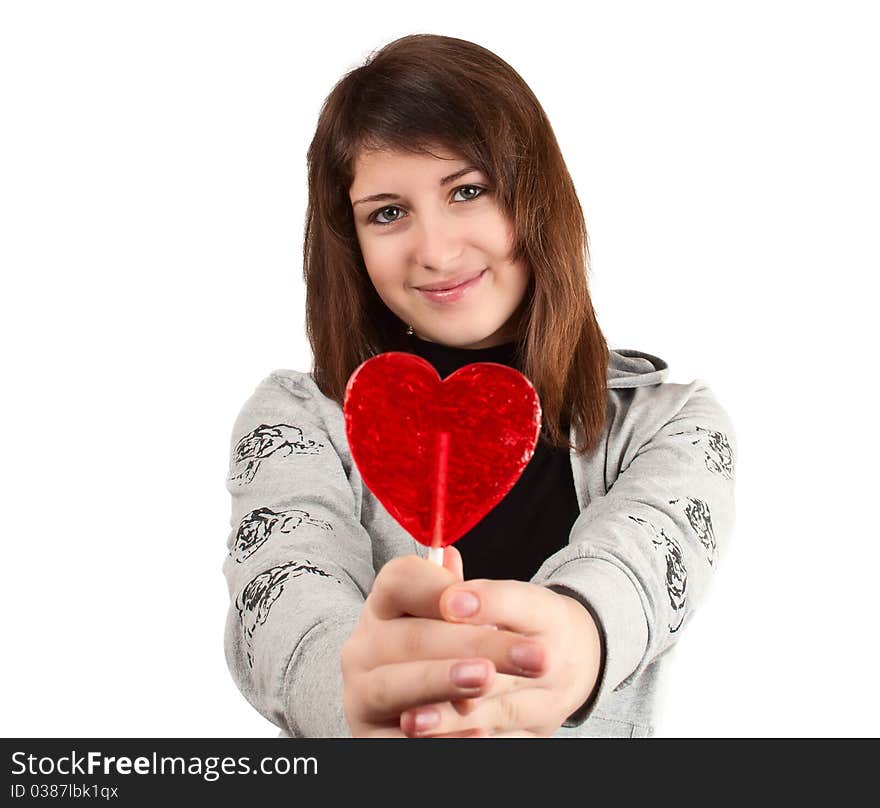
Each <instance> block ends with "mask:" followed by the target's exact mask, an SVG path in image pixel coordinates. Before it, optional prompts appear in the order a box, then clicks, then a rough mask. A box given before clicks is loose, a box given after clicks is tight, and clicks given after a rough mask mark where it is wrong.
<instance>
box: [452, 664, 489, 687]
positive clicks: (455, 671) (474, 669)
mask: <svg viewBox="0 0 880 808" xmlns="http://www.w3.org/2000/svg"><path fill="white" fill-rule="evenodd" d="M449 676H450V678H451V679H452V683H453V684H454V685H456V687H463V688H474V687H479V686H480V685H482V684H483V682H485V681H486V666H485V665H484V664H482V663H480V662H459V663H457V664H456V665H453V666H452V670H451V671H450V672H449Z"/></svg>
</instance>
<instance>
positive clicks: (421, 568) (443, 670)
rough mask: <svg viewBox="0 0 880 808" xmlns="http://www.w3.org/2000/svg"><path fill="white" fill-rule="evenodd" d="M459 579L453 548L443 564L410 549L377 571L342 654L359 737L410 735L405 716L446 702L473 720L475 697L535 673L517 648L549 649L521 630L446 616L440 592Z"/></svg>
mask: <svg viewBox="0 0 880 808" xmlns="http://www.w3.org/2000/svg"><path fill="white" fill-rule="evenodd" d="M455 584H459V585H464V582H463V580H462V567H461V556H460V554H459V553H458V551H457V550H455V549H454V548H446V552H445V553H444V565H443V566H442V567H440V566H438V565H437V564H434V563H433V562H430V561H427V560H426V559H423V558H419V557H418V556H416V555H410V556H402V557H398V558H394V559H392V560H391V561H389V562H388V563H387V564H385V565H384V566H383V567H382V569H381V570H380V571H379V574H378V575H377V576H376V580H375V581H374V582H373V586H372V588H371V590H370V594H369V596H368V597H367V600H366V602H365V603H364V608H363V609H362V610H361V615H360V619H359V622H358V624H357V626H355V629H354V631H353V632H352V633H351V635H350V636H349V637H348V639H347V640H346V642H345V644H344V645H343V647H342V655H341V660H340V661H341V666H342V679H343V711H344V714H345V719H346V721H347V722H348V725H349V728H350V730H351V733H352V735H353V736H354V737H386V738H394V737H397V738H402V737H405V735H406V734H409V733H408V732H406V730H405V729H404V726H405V722H404V721H403V718H402V714H403V713H405V712H406V711H407V710H409V709H411V708H414V707H420V706H423V705H431V704H441V705H445V708H446V709H447V710H448V711H449V712H451V713H453V714H455V715H457V716H459V717H460V718H462V719H464V718H465V717H468V718H469V717H470V716H463V715H461V713H468V712H470V714H471V715H477V714H478V713H479V707H476V708H474V709H471V708H472V707H473V706H474V705H473V702H472V701H470V700H471V699H474V698H478V697H480V696H484V695H487V694H492V695H500V694H503V693H506V692H507V691H510V690H512V689H514V688H515V687H517V686H518V683H519V682H521V681H522V677H526V678H528V677H533V676H537V675H538V672H537V671H533V670H530V669H527V668H523V667H522V666H521V665H519V664H517V662H516V661H515V654H514V653H513V649H514V648H515V647H518V646H524V647H525V648H527V649H529V653H530V654H532V655H534V654H540V655H542V654H543V653H544V652H543V650H542V648H541V647H540V646H539V645H537V644H536V643H534V642H532V641H531V640H530V639H529V637H527V636H525V635H524V634H519V633H516V632H513V631H507V630H504V629H503V628H500V627H499V628H498V629H496V628H495V627H494V626H491V625H481V623H487V622H489V623H491V622H495V621H491V620H472V621H469V622H465V621H457V622H453V621H450V620H446V619H444V614H443V613H441V609H440V600H441V595H442V594H443V593H444V592H445V591H446V590H447V589H448V588H449V587H451V586H453V585H455ZM469 584H470V582H468V585H469ZM502 675H503V676H504V679H503V680H500V681H499V677H500V676H502ZM492 701H494V700H490V703H491V702H492ZM447 723H448V722H447ZM407 726H408V725H407ZM413 726H414V725H413ZM482 734H484V732H483V730H482V729H480V727H478V726H477V725H474V724H469V723H467V721H465V723H463V724H459V725H457V726H454V727H450V728H449V729H448V730H443V729H440V730H438V729H437V728H436V727H435V728H434V729H433V730H432V731H431V735H432V736H433V737H438V736H444V737H467V736H474V735H482Z"/></svg>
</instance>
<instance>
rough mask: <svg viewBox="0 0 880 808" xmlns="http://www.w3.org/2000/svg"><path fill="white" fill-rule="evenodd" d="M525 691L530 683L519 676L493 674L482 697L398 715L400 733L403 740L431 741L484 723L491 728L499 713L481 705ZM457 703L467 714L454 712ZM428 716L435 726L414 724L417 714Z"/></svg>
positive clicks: (415, 709)
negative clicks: (433, 717) (434, 718)
mask: <svg viewBox="0 0 880 808" xmlns="http://www.w3.org/2000/svg"><path fill="white" fill-rule="evenodd" d="M526 687H534V682H530V681H529V680H528V679H523V678H522V677H520V676H506V675H505V674H502V673H496V674H495V677H494V680H493V681H492V684H491V685H490V686H489V688H488V689H487V690H486V691H485V693H484V694H483V695H482V696H479V697H477V698H469V699H459V700H453V701H449V702H438V703H434V704H422V705H419V706H418V707H412V708H410V709H408V710H404V711H403V712H402V713H401V714H400V729H401V730H403V731H404V732H405V733H406V735H407V737H410V738H422V737H426V735H430V736H431V737H435V733H437V732H459V731H462V730H463V729H465V728H467V727H473V726H475V725H477V724H482V723H487V722H488V723H490V724H491V725H492V726H494V725H495V724H497V723H498V722H499V719H498V718H497V715H498V713H499V712H500V710H499V708H498V706H493V705H485V702H487V701H489V700H490V699H493V698H496V697H499V696H501V695H504V694H509V693H512V692H514V691H519V690H522V689H523V688H526ZM460 703H466V704H467V705H468V709H467V712H462V711H461V710H460V709H458V707H457V706H456V705H457V704H460ZM432 712H433V713H436V715H437V721H436V723H435V724H431V725H428V724H424V723H420V722H419V721H418V720H417V716H418V714H420V713H422V714H430V713H432Z"/></svg>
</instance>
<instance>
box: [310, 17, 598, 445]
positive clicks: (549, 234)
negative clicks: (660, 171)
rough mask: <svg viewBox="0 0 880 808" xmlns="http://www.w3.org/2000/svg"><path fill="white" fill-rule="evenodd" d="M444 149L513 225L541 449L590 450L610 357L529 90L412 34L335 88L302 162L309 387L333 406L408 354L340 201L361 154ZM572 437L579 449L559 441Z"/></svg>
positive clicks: (560, 173)
mask: <svg viewBox="0 0 880 808" xmlns="http://www.w3.org/2000/svg"><path fill="white" fill-rule="evenodd" d="M438 146H439V147H441V148H446V149H448V150H449V151H451V152H453V153H455V154H456V155H460V156H461V157H462V158H466V159H467V160H468V161H470V162H471V163H472V164H473V165H475V166H477V167H479V168H480V169H481V170H482V171H483V172H484V173H486V174H487V175H488V177H489V179H490V181H491V183H492V185H493V187H494V189H495V191H494V193H495V197H496V199H497V201H498V204H499V206H500V208H501V210H502V211H503V212H504V214H505V215H506V216H507V217H508V219H509V220H510V221H512V222H513V226H514V228H513V229H514V233H515V239H514V241H515V243H514V249H513V253H512V256H511V260H513V261H519V260H524V261H525V262H526V265H527V266H529V267H530V269H531V280H530V281H529V285H528V288H527V290H526V293H525V296H524V299H523V303H522V305H521V306H520V307H519V309H518V311H517V313H516V314H515V315H514V319H515V323H516V324H517V334H518V336H517V345H518V350H519V357H520V361H521V363H522V364H521V368H522V371H523V373H524V375H525V376H526V377H527V378H528V379H529V380H530V381H531V382H532V384H533V385H534V386H535V389H536V390H537V392H538V395H539V397H540V400H541V408H542V413H543V428H542V438H543V439H545V440H548V439H549V442H550V443H551V444H552V445H554V446H557V447H559V448H567V449H569V450H571V449H575V450H576V451H578V452H587V451H589V450H592V449H593V448H595V447H596V445H597V444H598V442H599V440H600V438H601V436H602V434H603V432H604V427H605V417H606V412H605V409H606V395H607V390H606V384H607V381H606V374H607V367H608V346H607V344H606V342H605V337H604V336H603V334H602V332H601V330H600V329H599V325H598V323H597V321H596V316H595V313H594V311H593V304H592V301H591V300H590V295H589V292H588V290H587V274H588V272H589V268H590V253H589V244H588V237H587V229H586V224H585V222H584V215H583V211H582V209H581V206H580V202H579V201H578V198H577V195H576V193H575V189H574V183H573V182H572V180H571V177H570V176H569V173H568V169H567V168H566V166H565V162H564V161H563V159H562V154H561V152H560V149H559V144H558V143H557V142H556V137H555V135H554V134H553V130H552V128H551V126H550V122H549V120H548V119H547V116H546V114H545V113H544V110H543V109H542V108H541V105H540V103H539V102H538V99H537V98H535V96H534V94H533V93H532V91H531V90H530V89H529V87H528V85H527V84H526V83H525V81H523V79H522V78H521V77H520V75H519V74H518V73H517V72H516V71H515V70H514V69H513V68H512V67H511V66H510V65H508V64H507V63H506V62H505V61H503V60H502V59H501V58H499V57H498V56H496V55H495V54H494V53H492V52H491V51H489V50H486V49H485V48H483V47H481V46H479V45H476V44H474V43H472V42H468V41H466V40H463V39H456V38H453V37H446V36H435V35H430V34H414V35H411V36H405V37H402V38H400V39H397V40H394V41H393V42H391V43H389V44H388V45H386V46H385V47H383V48H381V49H380V50H378V51H376V52H373V53H371V54H370V56H369V57H368V59H367V61H366V62H365V63H364V64H363V65H362V66H361V67H358V68H355V69H353V70H351V71H350V72H348V73H347V74H346V75H345V76H344V77H343V78H342V79H340V80H339V81H338V82H337V84H336V85H335V86H334V87H333V89H332V90H331V92H330V94H329V95H328V96H327V98H326V100H325V101H324V104H323V106H322V108H321V112H320V116H319V119H318V125H317V129H316V131H315V136H314V138H313V139H312V142H311V144H310V146H309V150H308V195H309V198H308V209H307V212H306V224H305V242H304V246H303V277H304V279H305V285H306V334H307V336H308V339H309V342H310V343H311V346H312V352H313V354H314V366H313V368H312V375H313V378H314V379H315V383H316V384H317V385H318V388H319V389H320V390H321V392H322V393H323V394H324V395H326V396H328V397H330V398H332V399H334V400H335V401H336V402H338V403H339V404H340V406H341V405H342V402H343V399H344V395H345V386H346V383H347V382H348V378H349V376H350V375H351V374H352V372H353V371H354V370H355V368H356V367H357V366H358V365H359V364H361V362H364V361H365V360H367V359H369V358H370V357H371V356H375V355H376V354H378V353H382V352H385V351H393V350H405V343H404V328H405V324H404V323H403V322H402V321H401V320H400V318H398V317H397V315H396V314H394V313H393V312H392V311H391V310H390V309H389V308H388V307H387V306H386V305H385V303H384V302H383V301H382V299H381V298H380V297H379V295H378V293H377V292H376V290H375V287H374V286H373V283H372V281H371V280H370V277H369V275H368V274H367V271H366V267H365V265H364V261H363V257H362V255H361V251H360V246H359V243H358V239H357V233H356V230H355V224H354V216H353V212H352V207H351V200H350V198H349V188H350V187H351V184H352V182H353V180H354V163H355V159H356V157H357V155H358V154H359V152H360V151H361V150H371V149H389V150H395V151H396V150H399V151H408V152H414V153H421V154H433V152H432V151H431V149H432V148H437V147H438ZM573 422H574V423H579V424H580V426H581V428H582V430H583V438H584V439H583V441H582V442H581V443H579V444H577V445H573V444H571V443H570V442H569V440H568V430H569V429H570V426H571V424H572V423H573Z"/></svg>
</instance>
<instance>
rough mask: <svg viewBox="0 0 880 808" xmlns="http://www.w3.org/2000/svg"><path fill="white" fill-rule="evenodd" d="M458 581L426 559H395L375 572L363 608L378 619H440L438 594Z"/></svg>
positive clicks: (406, 557)
mask: <svg viewBox="0 0 880 808" xmlns="http://www.w3.org/2000/svg"><path fill="white" fill-rule="evenodd" d="M445 555H446V554H445V553H444V558H445ZM452 563H454V561H453V562H452ZM460 581H461V578H459V577H457V575H456V573H455V572H453V571H451V570H449V569H447V568H446V567H445V566H443V567H441V566H439V565H438V564H435V563H433V562H432V561H428V559H426V558H420V557H419V556H417V555H408V556H398V557H397V558H392V559H391V560H390V561H389V562H388V563H387V564H385V566H383V567H382V569H381V570H379V574H378V575H377V576H376V580H375V581H374V582H373V587H372V589H371V590H370V594H369V596H368V597H367V605H368V607H369V608H370V609H371V611H372V613H373V614H374V615H375V616H376V617H378V618H379V619H380V620H391V619H393V618H395V617H403V616H408V615H412V616H414V617H432V618H434V619H440V609H439V601H440V594H441V593H442V592H443V590H444V589H446V588H447V587H448V586H450V585H451V584H453V583H456V582H460Z"/></svg>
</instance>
